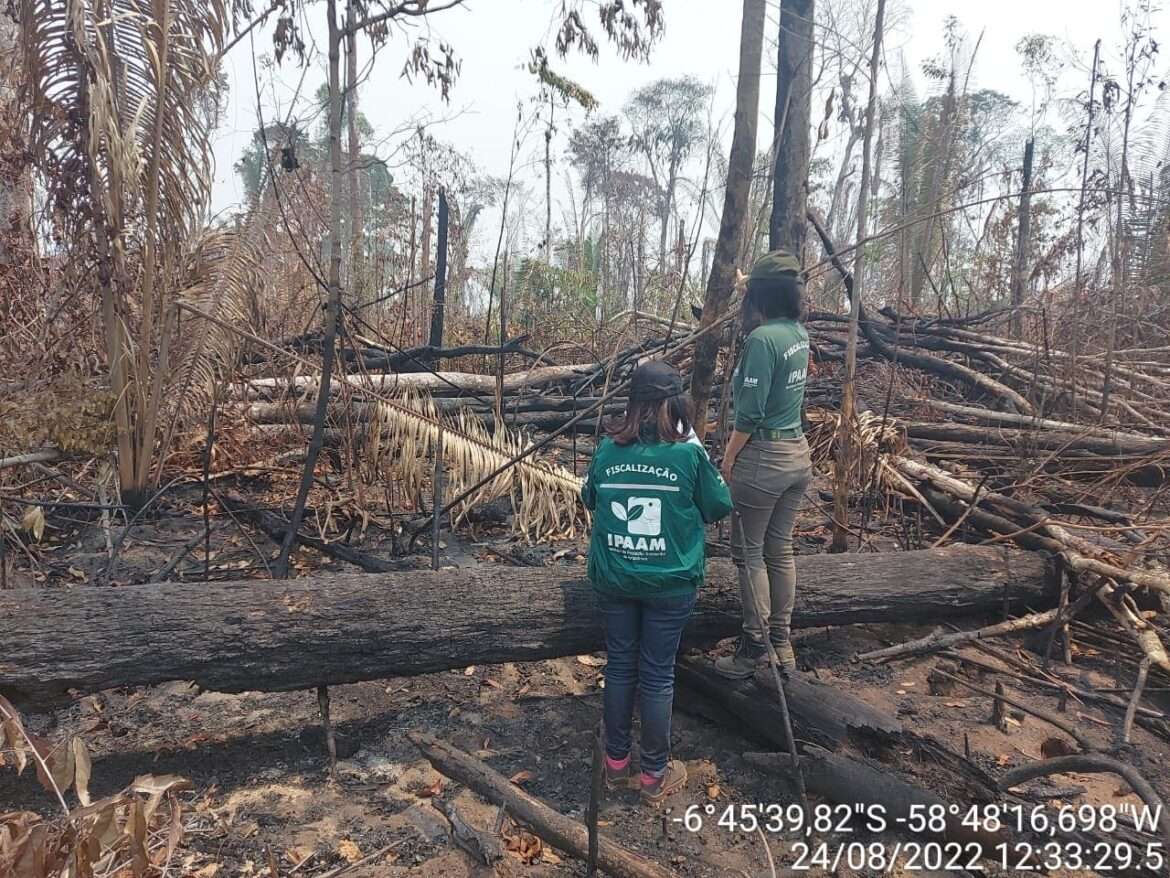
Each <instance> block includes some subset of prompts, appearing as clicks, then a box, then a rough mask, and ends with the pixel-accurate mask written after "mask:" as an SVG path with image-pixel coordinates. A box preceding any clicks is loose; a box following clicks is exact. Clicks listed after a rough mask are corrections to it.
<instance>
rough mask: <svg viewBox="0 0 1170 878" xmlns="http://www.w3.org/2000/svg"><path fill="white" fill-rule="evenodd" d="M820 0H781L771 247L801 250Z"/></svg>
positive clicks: (798, 253)
mask: <svg viewBox="0 0 1170 878" xmlns="http://www.w3.org/2000/svg"><path fill="white" fill-rule="evenodd" d="M815 17H816V0H781V3H780V39H779V40H778V42H777V48H776V51H777V60H776V114H775V116H774V117H773V119H774V122H775V125H776V172H775V176H774V178H773V182H772V186H773V189H772V222H771V225H770V227H769V234H768V249H770V250H776V249H779V248H783V249H785V250H789V251H791V252H792V253H795V254H797V255H798V256H799V255H800V253H801V251H802V250H803V249H804V233H805V228H806V226H805V203H806V201H807V200H808V163H809V156H810V152H811V145H810V142H809V141H810V132H809V127H810V124H811V119H812V65H813V24H814V19H815Z"/></svg>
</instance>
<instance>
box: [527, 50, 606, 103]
mask: <svg viewBox="0 0 1170 878" xmlns="http://www.w3.org/2000/svg"><path fill="white" fill-rule="evenodd" d="M528 72H529V73H532V74H533V75H535V76H536V78H537V79H539V80H540V81H541V82H542V83H543V84H544V85H546V86H548V87H549V88H550V89H552V90H553V91H554V92H555V93H556V94H559V95H560V96H561V98H562V99H563V100H564V101H565V102H566V103H568V102H569V101H573V102H574V103H576V104H579V105H580V106H581V107H582V108H584V110H585V111H586V112H589V111H591V110H594V109H596V107H597V98H595V97H593V95H592V94H591V93H590V92H589V91H588V90H587V89H586V88H585V87H584V86H583V85H581V84H579V83H576V82H574V81H573V80H571V79H568V78H567V77H564V76H561V75H560V74H559V73H557V72H556V71H555V70H553V69H552V68H551V67H550V66H549V64H548V55H546V54H545V51H544V49H542V48H537V49H535V50H533V53H532V61H530V62H529V64H528Z"/></svg>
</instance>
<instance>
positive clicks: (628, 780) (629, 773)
mask: <svg viewBox="0 0 1170 878" xmlns="http://www.w3.org/2000/svg"><path fill="white" fill-rule="evenodd" d="M632 761H633V760H631V759H628V758H627V759H626V764H625V767H624V768H619V769H617V770H614V769H612V768H610V767H609V760H608V759H606V760H605V788H606V789H607V790H628V789H629V788H630V787H631V786H633V780H634V775H633V770H632V769H631V767H630V766H631V763H632Z"/></svg>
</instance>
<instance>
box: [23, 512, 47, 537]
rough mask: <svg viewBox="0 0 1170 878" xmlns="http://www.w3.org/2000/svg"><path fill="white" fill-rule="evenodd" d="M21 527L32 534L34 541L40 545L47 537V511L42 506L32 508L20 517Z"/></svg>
mask: <svg viewBox="0 0 1170 878" xmlns="http://www.w3.org/2000/svg"><path fill="white" fill-rule="evenodd" d="M20 527H21V529H22V530H24V531H26V532H27V533H30V534H32V537H33V539H34V540H36V541H37V542H38V543H39V542H40V541H41V537H42V536H44V535H45V510H43V509H42V508H41V507H40V506H30V507H29V508H28V509H27V510H25V513H24V515H22V516H21V517H20Z"/></svg>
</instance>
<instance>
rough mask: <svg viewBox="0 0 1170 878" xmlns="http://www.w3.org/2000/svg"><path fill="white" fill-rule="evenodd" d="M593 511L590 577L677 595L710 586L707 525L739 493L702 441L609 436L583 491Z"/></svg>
mask: <svg viewBox="0 0 1170 878" xmlns="http://www.w3.org/2000/svg"><path fill="white" fill-rule="evenodd" d="M581 498H582V500H583V501H584V503H585V506H586V507H587V508H589V509H591V510H593V533H592V536H591V538H590V542H589V581H590V582H592V583H593V587H594V588H595V589H597V590H598V591H600V592H604V593H606V594H612V595H617V596H621V597H651V596H662V597H675V596H679V595H685V594H687V593H688V592H690V591H693V590H694V589H696V588H698V587H699V586H700V585H702V583H703V573H704V562H705V559H706V551H705V545H704V544H705V539H706V534H705V531H704V524H706V523H710V522H712V521H718V520H719V519H720V518H723V517H724V516H725V515H727V514H728V513H729V512H730V511H731V493H730V491H729V490H728V488H727V484H726V483H725V482H724V481H723V478H722V477H721V476H720V475H719V471H718V470H716V469H715V467H714V466H713V465H712V464H711V461H710V460H709V459H708V457H707V452H706V451H704V450H703V447H702V445H699V444H698V442H697V441H694V442H635V443H632V444H630V445H624V446H623V445H618V444H617V443H615V442H614V441H613V440H612V439H608V438H607V439H603V440H602V442H601V444H600V445H599V446H598V447H597V451H596V452H595V453H594V455H593V461H592V462H591V463H590V465H589V472H588V474H587V475H586V477H585V485H584V487H583V488H582V490H581Z"/></svg>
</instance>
